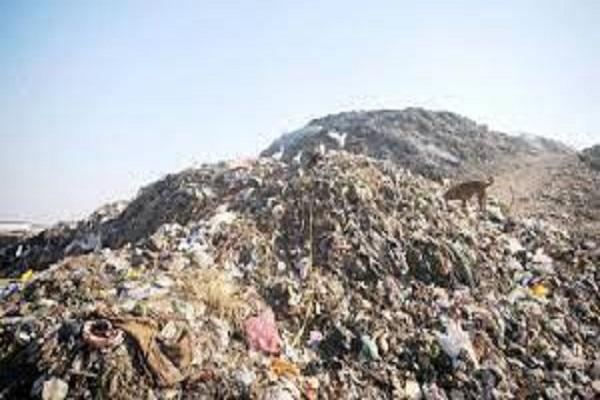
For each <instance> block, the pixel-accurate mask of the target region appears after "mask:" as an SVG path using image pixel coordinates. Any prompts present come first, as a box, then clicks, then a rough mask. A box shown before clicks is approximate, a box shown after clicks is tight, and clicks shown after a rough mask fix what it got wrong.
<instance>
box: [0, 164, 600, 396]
mask: <svg viewBox="0 0 600 400" xmlns="http://www.w3.org/2000/svg"><path fill="white" fill-rule="evenodd" d="M443 189H444V188H442V187H441V186H439V185H437V184H435V183H433V182H431V181H428V180H426V179H423V178H420V177H416V176H413V175H412V174H410V173H409V172H407V171H405V170H401V169H397V168H395V167H393V166H390V165H388V164H385V163H382V162H377V161H374V160H372V159H369V158H365V157H361V156H355V155H350V154H347V153H344V152H330V153H327V154H325V155H323V156H321V157H316V158H313V159H312V160H310V163H308V164H306V163H289V164H286V163H281V162H278V161H275V160H273V159H259V160H254V161H249V162H245V163H235V164H226V163H223V164H219V165H212V166H204V167H201V168H198V169H191V170H186V171H184V172H182V173H180V174H176V175H170V176H168V177H166V178H165V179H164V180H162V181H159V182H157V183H155V184H153V185H151V186H148V187H146V188H144V189H143V190H142V191H141V192H140V194H139V196H138V197H137V198H136V199H135V200H133V201H132V202H131V203H130V204H128V205H127V206H126V207H113V208H111V209H104V210H103V211H101V212H98V213H96V214H94V215H93V216H92V217H91V218H90V219H88V220H85V221H81V222H80V223H78V224H76V225H74V226H70V227H64V226H62V227H55V228H53V229H54V230H50V231H48V232H45V233H44V234H43V235H41V236H38V237H35V238H32V239H30V240H28V241H25V242H23V243H21V245H22V251H21V253H20V254H19V257H16V252H14V251H13V250H12V249H8V250H6V249H5V251H4V254H5V255H6V254H8V255H9V256H8V258H6V259H10V264H9V265H7V264H4V268H5V269H4V270H3V274H4V276H5V278H6V279H5V281H6V282H7V284H6V285H5V286H3V287H4V289H2V297H1V299H0V313H1V314H0V318H1V323H0V398H5V399H17V398H19V399H20V398H29V397H32V398H44V399H64V398H84V399H93V398H114V399H188V398H189V399H191V398H252V399H385V398H390V399H391V398H394V399H403V398H404V399H513V398H514V399H521V398H547V399H565V398H581V399H589V398H594V396H598V395H599V393H598V391H599V390H600V351H599V350H598V349H600V339H599V338H600V336H599V331H598V330H599V327H600V321H599V316H600V310H599V305H600V303H599V299H598V296H599V291H598V268H597V265H598V263H599V262H600V252H599V251H598V247H597V245H596V243H594V242H593V240H592V241H590V239H587V240H586V241H584V242H580V241H579V239H577V240H575V239H574V238H572V237H571V236H570V235H569V233H568V232H567V231H565V230H563V229H559V228H557V227H554V226H552V225H549V224H547V223H546V222H544V221H543V220H541V219H529V220H517V219H513V218H509V217H507V216H505V215H504V214H503V211H502V206H501V205H499V204H496V203H495V202H494V201H493V200H490V202H489V204H488V207H487V211H486V212H480V211H477V210H475V209H474V208H473V209H467V210H463V209H462V207H452V206H450V208H449V209H448V208H446V206H445V205H444V202H443V200H442V197H441V195H442V193H443V191H444V190H443ZM50 238H51V239H52V240H50ZM46 239H48V240H46ZM30 270H31V271H32V272H28V271H30ZM23 273H27V275H26V278H27V279H23V280H20V277H21V276H23Z"/></svg>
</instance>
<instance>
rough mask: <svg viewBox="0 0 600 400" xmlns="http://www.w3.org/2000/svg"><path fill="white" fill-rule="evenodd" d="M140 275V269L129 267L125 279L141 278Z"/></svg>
mask: <svg viewBox="0 0 600 400" xmlns="http://www.w3.org/2000/svg"><path fill="white" fill-rule="evenodd" d="M140 275H141V274H140V271H138V270H137V269H133V268H129V269H128V270H127V275H125V279H127V280H135V279H139V277H140Z"/></svg>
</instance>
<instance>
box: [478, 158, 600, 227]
mask: <svg viewBox="0 0 600 400" xmlns="http://www.w3.org/2000/svg"><path fill="white" fill-rule="evenodd" d="M486 172H487V173H488V174H491V175H493V176H494V178H495V183H494V185H493V186H492V187H491V188H490V194H491V196H493V197H496V198H497V199H499V200H500V201H501V202H502V203H504V204H505V205H506V206H507V208H508V210H509V212H510V213H511V214H512V215H518V216H539V215H544V216H545V217H546V218H547V219H551V220H554V221H556V222H561V223H562V224H566V225H567V226H568V227H569V228H570V229H574V230H576V231H579V232H584V233H587V234H591V235H598V234H600V173H598V172H596V171H593V170H591V169H590V168H588V167H587V166H586V165H585V164H583V163H582V162H581V161H580V160H579V159H578V158H577V156H576V155H551V156H547V155H546V156H538V157H534V156H528V157H521V158H519V159H516V160H512V161H511V162H510V163H506V164H503V165H500V166H499V167H495V168H493V167H490V168H489V169H488V171H486Z"/></svg>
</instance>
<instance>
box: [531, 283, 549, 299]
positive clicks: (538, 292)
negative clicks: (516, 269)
mask: <svg viewBox="0 0 600 400" xmlns="http://www.w3.org/2000/svg"><path fill="white" fill-rule="evenodd" d="M531 293H532V294H533V295H534V296H535V297H545V296H546V295H547V294H548V288H547V287H546V286H544V284H543V283H536V284H535V285H533V286H532V287H531Z"/></svg>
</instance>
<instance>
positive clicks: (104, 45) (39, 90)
mask: <svg viewBox="0 0 600 400" xmlns="http://www.w3.org/2000/svg"><path fill="white" fill-rule="evenodd" d="M598 21H600V1H596V0H588V1H586V0H568V1H550V0H540V1H524V0H514V1H512V0H510V1H509V0H504V1H436V2H434V1H423V0H420V1H400V0H393V1H368V2H366V1H365V2H358V1H350V0H345V1H324V0H321V1H308V0H307V1H267V0H262V1H258V0H257V1H235V2H233V1H223V0H221V1H215V2H207V1H200V0H197V1H189V2H188V1H106V0H103V1H100V0H98V1H91V0H90V1H79V0H77V1H59V0H53V1H24V0H14V1H11V0H4V1H1V2H0V160H1V161H0V162H1V164H0V181H1V184H2V186H1V190H0V219H6V218H24V219H29V220H35V221H43V222H49V221H56V220H57V219H59V218H61V219H69V218H74V217H81V216H83V215H85V214H87V213H89V212H90V211H92V210H93V209H95V208H96V207H97V206H98V205H100V204H102V203H104V202H107V201H110V200H114V199H119V198H127V197H130V196H132V195H133V194H134V193H135V191H136V190H137V189H138V188H139V187H140V185H142V184H146V183H149V182H150V181H152V180H154V179H156V178H158V177H160V176H162V175H163V174H165V173H168V172H174V171H177V170H180V169H182V168H184V167H186V166H190V165H191V164H192V163H194V162H202V161H214V160H218V159H223V158H231V157H235V156H245V155H254V154H256V153H258V151H259V150H261V149H262V148H264V147H265V146H266V145H267V144H268V143H269V142H270V141H271V140H272V139H274V138H275V137H277V136H279V135H280V134H281V133H282V132H285V131H288V130H292V129H294V128H298V127H300V126H302V125H303V124H304V123H306V122H307V121H308V120H309V119H310V118H313V117H318V116H321V115H324V114H327V113H332V112H337V111H344V110H351V109H371V108H404V107H407V106H423V107H427V108H433V109H447V110H451V111H455V112H459V113H461V114H464V115H466V116H468V117H471V118H473V119H476V120H478V121H480V122H483V123H487V124H488V125H490V126H491V127H492V128H496V129H500V130H506V131H528V132H533V133H537V134H543V135H546V136H550V137H555V138H558V139H561V140H564V141H566V142H568V143H570V144H572V145H575V146H582V145H589V144H591V143H592V142H600V83H599V82H600V81H599V79H598V71H600V24H599V23H598Z"/></svg>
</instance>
